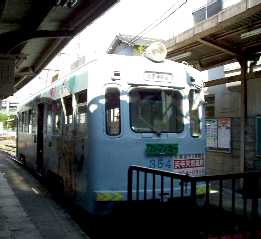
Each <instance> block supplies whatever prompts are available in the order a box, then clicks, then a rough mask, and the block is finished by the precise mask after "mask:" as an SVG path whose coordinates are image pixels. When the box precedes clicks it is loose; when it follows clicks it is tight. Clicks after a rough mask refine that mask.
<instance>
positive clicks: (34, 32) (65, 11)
mask: <svg viewBox="0 0 261 239" xmlns="http://www.w3.org/2000/svg"><path fill="white" fill-rule="evenodd" d="M116 2H117V0H43V1H39V0H38V1H37V0H1V1H0V65H1V66H0V68H1V69H0V71H1V72H6V68H8V67H9V68H12V69H13V67H15V74H14V76H13V77H10V79H13V82H12V83H11V82H8V81H7V80H6V79H7V78H8V77H2V78H1V79H0V81H1V82H0V84H1V85H2V86H3V85H5V86H3V87H2V88H3V89H2V88H1V87H0V96H1V98H3V96H8V94H12V93H13V92H15V91H17V90H18V89H20V88H21V87H23V86H24V85H25V84H26V83H28V82H29V81H30V80H31V79H32V78H34V77H35V76H36V75H37V74H38V73H39V72H40V71H41V70H42V69H43V68H44V67H45V66H46V65H47V64H48V63H49V62H50V61H51V60H52V58H53V57H54V56H55V55H56V54H57V53H58V52H59V51H60V50H61V49H62V48H63V47H64V46H65V45H66V44H67V43H68V42H69V41H70V40H71V39H72V38H73V37H74V36H75V35H76V34H77V33H79V32H80V31H81V30H82V29H84V28H85V27H86V26H87V25H88V24H90V23H91V22H92V21H93V20H95V19H96V18H97V17H99V16H100V15H101V14H103V13H104V12H105V11H106V10H107V9H108V8H110V7H111V6H112V5H113V4H114V3H116ZM6 58H8V59H11V60H12V59H13V65H12V64H11V66H13V67H10V64H9V65H8V64H6V65H5V66H4V64H3V62H6V61H4V60H3V59H6ZM12 69H11V71H12ZM7 70H8V69H7ZM2 75H3V74H2ZM6 76H8V74H7V75H6ZM5 80H6V81H7V82H4V81H5ZM2 81H3V82H2ZM4 83H5V84H4ZM9 86H11V87H9ZM9 88H10V89H11V88H12V89H11V90H10V89H9ZM8 89H9V90H8ZM5 94H6V95H5Z"/></svg>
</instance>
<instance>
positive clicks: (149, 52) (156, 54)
mask: <svg viewBox="0 0 261 239" xmlns="http://www.w3.org/2000/svg"><path fill="white" fill-rule="evenodd" d="M143 55H144V56H145V57H147V58H148V59H150V60H152V61H155V62H162V61H164V60H165V58H166V56H167V48H166V47H165V45H164V44H163V43H161V42H153V43H152V44H151V45H150V46H148V47H147V48H146V50H145V52H144V54H143Z"/></svg>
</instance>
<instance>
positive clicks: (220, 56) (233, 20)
mask: <svg viewBox="0 0 261 239" xmlns="http://www.w3.org/2000/svg"><path fill="white" fill-rule="evenodd" d="M167 49H168V56H167V57H168V58H170V59H173V60H175V61H178V62H183V61H185V62H187V63H188V64H190V65H193V66H194V67H195V68H197V69H199V70H207V69H210V68H213V67H216V66H219V65H224V64H226V63H231V62H234V61H237V60H238V59H240V58H241V57H244V58H246V59H247V60H256V59H257V58H259V56H260V54H261V1H260V0H242V1H241V2H240V3H238V4H235V5H233V6H231V7H229V8H226V9H224V10H223V11H221V12H219V13H218V14H216V15H214V16H212V17H210V18H209V19H207V20H205V21H202V22H200V23H197V24H196V25H195V26H194V27H193V28H191V29H189V30H187V31H185V32H183V33H181V34H179V35H177V36H176V37H174V38H172V39H170V40H169V41H167Z"/></svg>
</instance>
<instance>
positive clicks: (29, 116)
mask: <svg viewBox="0 0 261 239" xmlns="http://www.w3.org/2000/svg"><path fill="white" fill-rule="evenodd" d="M32 124H33V122H32V110H29V111H28V132H29V134H31V133H32Z"/></svg>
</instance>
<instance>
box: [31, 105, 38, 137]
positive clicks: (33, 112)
mask: <svg viewBox="0 0 261 239" xmlns="http://www.w3.org/2000/svg"><path fill="white" fill-rule="evenodd" d="M36 131H37V118H36V110H35V108H33V109H32V133H33V134H35V133H36Z"/></svg>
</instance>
